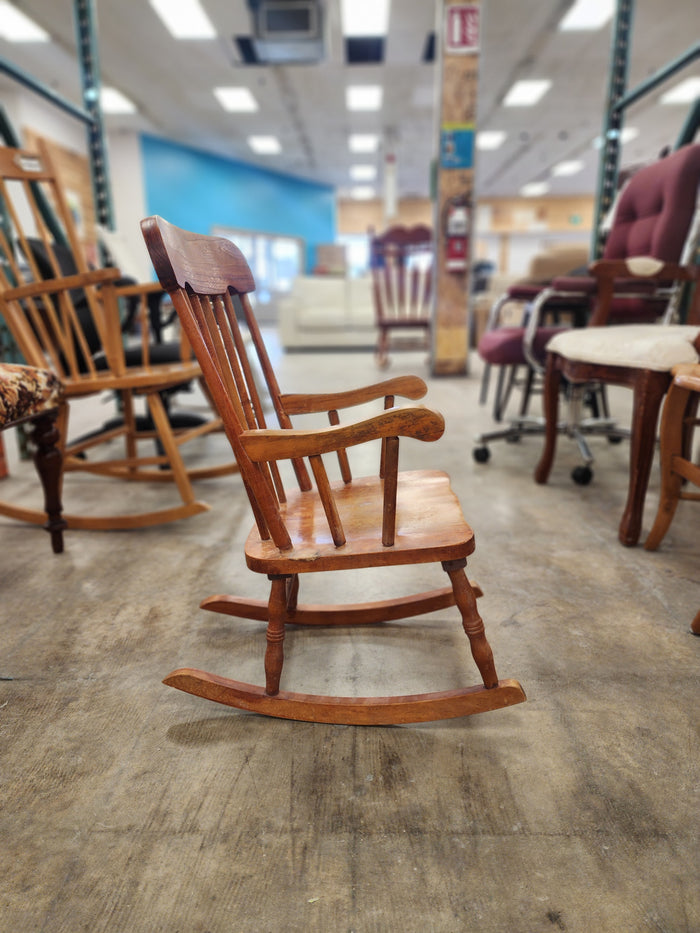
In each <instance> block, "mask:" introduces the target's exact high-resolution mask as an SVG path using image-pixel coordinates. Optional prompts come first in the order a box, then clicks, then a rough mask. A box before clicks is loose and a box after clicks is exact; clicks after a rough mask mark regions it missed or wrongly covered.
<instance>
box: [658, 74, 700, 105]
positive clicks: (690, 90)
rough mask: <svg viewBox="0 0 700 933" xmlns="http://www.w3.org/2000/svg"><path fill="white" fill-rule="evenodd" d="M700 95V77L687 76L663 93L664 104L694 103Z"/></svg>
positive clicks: (662, 100)
mask: <svg viewBox="0 0 700 933" xmlns="http://www.w3.org/2000/svg"><path fill="white" fill-rule="evenodd" d="M698 97H700V78H686V79H685V81H681V83H680V84H676V86H675V87H672V88H671V90H670V91H666V93H665V94H662V95H661V103H662V104H692V103H693V102H694V101H695V100H696V99H697V98H698Z"/></svg>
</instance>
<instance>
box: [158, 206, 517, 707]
mask: <svg viewBox="0 0 700 933" xmlns="http://www.w3.org/2000/svg"><path fill="white" fill-rule="evenodd" d="M142 230H143V233H144V238H145V240H146V245H147V247H148V249H149V253H150V255H151V259H152V261H153V264H154V267H155V269H156V272H157V274H158V278H159V281H160V283H161V285H162V286H163V287H164V288H166V289H167V290H168V291H169V293H170V295H171V298H172V301H173V304H174V306H175V308H176V310H177V313H178V315H179V317H180V321H181V324H182V327H183V329H184V331H185V333H186V335H187V339H188V341H189V343H190V345H191V346H192V348H193V350H194V353H195V355H196V357H197V360H198V362H199V364H200V365H201V367H202V372H203V374H204V378H205V379H206V382H207V386H208V389H209V392H210V393H211V395H212V398H213V399H214V402H215V404H216V407H217V410H218V411H219V412H220V414H221V417H222V419H223V422H224V427H225V430H226V434H227V437H228V439H229V441H230V443H231V446H232V449H233V451H234V453H235V455H236V458H237V460H238V463H239V467H240V471H241V477H242V480H243V483H244V485H245V488H246V491H247V493H248V497H249V500H250V504H251V509H252V512H253V515H254V517H255V525H254V527H253V529H252V531H251V532H250V535H249V536H248V540H247V542H246V545H245V558H246V563H247V565H248V567H249V568H250V569H251V570H253V571H254V572H256V573H261V574H265V575H266V576H267V577H268V579H269V581H270V596H269V599H268V600H267V602H266V603H263V602H261V601H260V600H254V599H247V598H244V597H239V596H233V595H231V596H227V595H216V596H212V597H210V598H208V599H206V600H204V602H203V603H202V606H203V608H206V609H209V610H213V611H215V612H220V613H223V614H225V615H229V616H235V617H239V618H249V619H256V620H259V621H265V622H267V635H266V647H265V653H264V665H263V666H264V674H265V685H264V687H262V686H256V685H252V684H246V683H242V682H239V681H233V680H229V679H227V678H224V677H220V676H218V675H215V674H209V673H207V672H204V671H198V670H193V669H184V670H179V671H175V672H173V673H172V674H170V675H169V676H168V677H166V679H165V683H167V684H169V685H171V686H175V687H177V688H179V689H181V690H184V691H186V692H189V693H193V694H196V695H198V696H202V697H205V698H207V699H210V700H214V701H215V702H218V703H223V704H226V705H229V706H235V707H238V708H241V709H247V710H252V711H256V712H260V713H264V714H266V715H269V716H278V717H281V718H285V719H300V720H309V721H313V722H331V723H355V724H380V723H387V724H388V723H404V722H424V721H428V720H431V719H443V718H448V717H454V716H466V715H469V714H470V713H476V712H483V711H485V710H487V709H497V708H501V707H503V706H508V705H512V704H513V703H519V702H522V701H523V700H524V699H525V694H524V692H523V691H522V688H521V687H520V685H519V684H517V683H516V682H515V681H505V682H499V679H498V675H497V673H496V669H495V666H494V661H493V655H492V652H491V648H490V646H489V643H488V641H487V639H486V633H485V629H484V624H483V621H482V619H481V617H480V615H479V612H478V610H477V605H476V598H477V596H478V595H480V592H481V591H480V590H479V588H478V587H476V586H475V585H473V584H472V583H471V582H470V581H469V579H468V578H467V575H466V572H465V567H466V558H467V557H468V556H469V555H470V554H471V553H472V552H473V550H474V534H473V532H472V529H471V528H470V527H469V525H468V524H467V522H466V521H465V519H464V516H463V515H462V511H461V507H460V504H459V501H458V500H457V497H456V496H455V494H454V493H453V491H452V489H451V488H450V482H449V477H448V476H447V474H445V473H444V472H441V471H438V470H414V471H407V472H405V471H401V470H400V469H399V443H400V438H406V439H407V440H413V441H415V440H417V441H421V442H431V441H434V440H436V439H437V438H439V437H440V436H441V435H442V433H443V431H444V420H443V418H442V416H441V415H439V414H438V413H437V412H432V411H430V410H429V409H427V408H423V407H418V406H415V405H413V406H406V407H402V406H396V405H395V400H396V397H399V398H401V397H404V398H406V397H407V398H409V399H411V400H415V399H417V398H421V397H422V396H423V395H424V393H425V384H424V383H423V382H422V380H419V379H416V378H413V377H402V378H399V379H393V380H386V381H384V382H382V383H378V384H375V385H373V386H367V387H364V388H361V389H355V390H349V391H347V392H341V393H337V392H336V393H330V394H327V395H323V394H322V393H318V394H316V395H312V396H308V395H307V396H301V395H291V394H283V393H282V392H281V391H280V388H279V385H278V383H277V379H276V377H275V374H274V371H273V368H272V366H271V363H270V360H269V357H268V355H267V352H266V350H265V346H264V343H263V341H262V337H261V335H260V331H259V328H258V326H257V322H256V321H255V316H254V314H253V309H252V305H251V302H250V300H249V297H248V295H249V293H250V292H251V291H252V289H253V287H254V285H253V280H252V276H251V275H250V271H249V269H248V266H247V263H246V262H245V259H244V258H243V255H242V254H241V252H240V250H238V249H237V247H236V246H235V245H234V244H233V243H231V242H230V241H229V240H223V239H219V238H215V237H208V236H203V235H198V234H194V233H190V232H188V231H183V230H180V229H178V228H177V227H174V226H173V225H172V224H168V223H167V222H166V221H164V220H163V219H162V218H158V217H150V218H147V219H146V220H144V221H143V222H142ZM234 301H235V303H234ZM239 309H240V310H242V317H243V318H244V320H245V322H246V324H247V326H248V330H249V332H250V335H251V338H252V341H253V345H254V347H255V351H256V355H257V358H258V361H259V363H260V367H261V369H262V371H263V373H264V375H265V381H266V383H267V387H268V389H269V394H270V398H271V400H272V404H273V408H274V410H275V413H276V416H277V422H278V427H275V428H273V427H268V425H267V424H266V421H265V414H264V411H265V407H264V405H263V404H262V403H261V399H260V397H259V393H258V388H257V386H256V383H255V380H254V379H253V378H252V372H251V366H250V362H249V360H248V359H247V349H246V342H245V341H244V340H243V339H242V336H241V331H240V324H239V318H240V316H241V315H240V313H239ZM373 400H376V401H377V402H380V401H381V402H383V405H384V408H383V409H382V410H380V412H379V413H378V414H377V415H374V416H371V417H363V418H361V419H359V420H358V419H356V420H354V421H352V420H347V415H346V413H345V411H344V410H345V409H346V408H348V407H350V406H353V405H358V404H363V405H364V404H366V403H367V402H369V401H373ZM324 410H325V411H326V413H327V417H328V420H329V427H327V428H316V429H307V430H301V429H299V428H297V427H295V426H294V425H293V423H292V418H291V414H292V413H294V414H296V413H308V412H323V411H324ZM341 411H344V419H343V421H342V423H341V419H340V412H341ZM380 439H381V441H382V455H381V458H380V463H378V464H377V468H378V471H377V475H373V476H364V477H354V476H353V474H352V470H351V467H350V454H351V453H352V450H353V448H355V447H357V446H358V445H362V444H365V443H367V442H368V441H375V440H380ZM335 454H338V455H339V461H340V473H341V479H340V480H331V479H330V478H329V475H328V472H327V470H326V464H325V462H324V457H326V456H327V455H335ZM280 460H288V461H290V462H291V463H292V464H293V466H294V475H295V478H296V484H297V488H284V487H283V486H282V483H281V478H280V477H281V472H280V471H278V470H277V462H278V461H280ZM311 477H313V483H312V481H311ZM436 562H437V563H440V564H441V565H442V569H443V570H444V572H445V573H446V574H447V576H448V578H449V581H450V585H449V587H445V588H441V589H437V590H431V591H428V592H423V593H417V594H412V595H410V596H407V597H400V598H394V599H389V600H378V601H374V602H368V603H355V604H352V605H349V606H339V605H336V604H333V603H328V604H322V605H315V604H312V605H310V604H304V603H299V601H298V597H299V591H300V579H301V577H302V576H303V575H304V574H308V573H324V572H327V571H336V570H352V571H357V570H360V569H363V568H377V567H391V566H397V565H415V564H419V563H421V564H422V563H436ZM328 579H329V580H331V579H332V578H328ZM329 585H330V586H332V584H330V583H329ZM450 606H456V607H457V609H458V611H459V615H460V617H461V621H462V628H463V630H464V633H465V636H466V638H467V641H468V644H469V646H470V649H471V653H472V657H473V659H474V663H475V665H476V668H477V670H478V671H479V674H480V676H481V680H482V683H481V684H480V685H478V686H474V687H471V686H470V687H466V688H461V689H458V690H451V691H447V692H440V693H425V694H420V695H416V696H395V697H355V698H348V697H331V696H326V695H308V694H299V693H293V692H288V691H286V690H284V689H282V685H281V682H282V675H283V670H284V642H285V631H286V627H287V626H288V625H312V626H340V625H344V626H352V625H360V626H365V627H366V626H368V625H373V624H377V623H382V622H387V621H391V620H398V619H401V618H408V617H411V616H415V615H417V614H423V613H426V612H435V611H438V610H440V609H443V608H447V607H450ZM405 637H407V638H408V637H410V627H407V629H406V634H405Z"/></svg>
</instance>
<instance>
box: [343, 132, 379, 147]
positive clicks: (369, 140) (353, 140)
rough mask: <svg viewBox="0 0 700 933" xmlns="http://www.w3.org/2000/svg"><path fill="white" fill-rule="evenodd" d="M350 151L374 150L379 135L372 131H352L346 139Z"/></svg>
mask: <svg viewBox="0 0 700 933" xmlns="http://www.w3.org/2000/svg"><path fill="white" fill-rule="evenodd" d="M348 145H349V146H350V151H351V152H376V151H377V149H378V147H379V137H378V136H377V135H376V134H374V133H354V134H353V135H352V136H351V137H350V139H349V140H348Z"/></svg>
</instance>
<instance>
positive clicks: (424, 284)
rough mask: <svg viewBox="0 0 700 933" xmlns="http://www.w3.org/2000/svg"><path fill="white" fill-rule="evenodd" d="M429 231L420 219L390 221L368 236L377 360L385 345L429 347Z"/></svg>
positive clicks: (382, 361)
mask: <svg viewBox="0 0 700 933" xmlns="http://www.w3.org/2000/svg"><path fill="white" fill-rule="evenodd" d="M433 257H434V246H433V232H432V230H431V229H430V227H426V226H425V225H424V224H417V225H416V226H415V227H404V226H401V225H398V226H395V227H389V229H388V230H386V231H385V232H384V233H383V234H382V235H381V236H375V237H372V240H371V242H370V268H371V270H372V298H373V301H374V314H375V322H376V325H377V329H378V335H377V363H378V365H379V366H380V367H381V368H382V369H385V368H386V367H387V366H388V365H389V350H390V349H399V348H404V349H419V350H422V349H426V350H427V349H428V347H429V340H430V326H431V315H432V297H433Z"/></svg>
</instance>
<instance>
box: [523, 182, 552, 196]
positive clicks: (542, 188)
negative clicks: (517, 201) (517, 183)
mask: <svg viewBox="0 0 700 933" xmlns="http://www.w3.org/2000/svg"><path fill="white" fill-rule="evenodd" d="M548 191H549V185H548V184H547V182H546V181H531V182H530V183H529V184H527V185H523V186H522V188H521V189H520V194H521V195H522V197H524V198H538V197H540V196H541V195H543V194H547V192H548Z"/></svg>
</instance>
